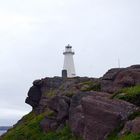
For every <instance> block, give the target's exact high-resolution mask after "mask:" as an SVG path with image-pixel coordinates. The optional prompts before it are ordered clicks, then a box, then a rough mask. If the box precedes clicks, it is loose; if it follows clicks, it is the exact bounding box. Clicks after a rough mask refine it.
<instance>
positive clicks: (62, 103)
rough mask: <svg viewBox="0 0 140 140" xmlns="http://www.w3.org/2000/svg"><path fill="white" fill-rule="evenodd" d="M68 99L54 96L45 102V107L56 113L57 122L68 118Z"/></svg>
mask: <svg viewBox="0 0 140 140" xmlns="http://www.w3.org/2000/svg"><path fill="white" fill-rule="evenodd" d="M69 103H70V99H69V98H68V97H65V96H64V97H63V96H55V97H53V98H51V99H50V100H48V101H47V107H48V108H49V109H51V110H53V111H55V112H56V113H57V121H60V122H61V121H64V120H66V119H67V118H68V115H69V114H68V113H69Z"/></svg>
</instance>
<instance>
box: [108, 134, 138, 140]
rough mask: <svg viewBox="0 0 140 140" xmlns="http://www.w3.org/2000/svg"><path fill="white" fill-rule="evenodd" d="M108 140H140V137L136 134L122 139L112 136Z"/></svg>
mask: <svg viewBox="0 0 140 140" xmlns="http://www.w3.org/2000/svg"><path fill="white" fill-rule="evenodd" d="M107 140H140V135H136V134H131V133H130V134H126V135H124V136H122V137H118V136H114V137H113V136H112V137H111V138H108V139H107Z"/></svg>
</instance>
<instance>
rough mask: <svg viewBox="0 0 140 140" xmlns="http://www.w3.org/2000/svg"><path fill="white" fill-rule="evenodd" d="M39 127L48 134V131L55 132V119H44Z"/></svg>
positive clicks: (56, 125) (56, 124)
mask: <svg viewBox="0 0 140 140" xmlns="http://www.w3.org/2000/svg"><path fill="white" fill-rule="evenodd" d="M40 127H41V129H42V130H43V131H44V132H46V133H47V132H50V131H55V130H56V129H57V127H58V123H57V120H56V119H55V118H52V117H51V118H49V117H45V118H44V119H43V120H42V121H41V122H40Z"/></svg>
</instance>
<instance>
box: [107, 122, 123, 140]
mask: <svg viewBox="0 0 140 140" xmlns="http://www.w3.org/2000/svg"><path fill="white" fill-rule="evenodd" d="M123 127H124V124H123V123H120V125H119V126H118V127H117V128H116V129H115V130H114V131H113V132H112V133H111V134H110V135H109V136H108V138H107V140H119V137H118V133H119V132H120V131H121V130H122V129H123Z"/></svg>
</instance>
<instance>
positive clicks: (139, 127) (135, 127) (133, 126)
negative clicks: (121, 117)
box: [121, 117, 140, 135]
mask: <svg viewBox="0 0 140 140" xmlns="http://www.w3.org/2000/svg"><path fill="white" fill-rule="evenodd" d="M128 132H129V133H130V132H131V133H133V134H139V133H140V117H137V118H135V119H134V120H132V121H128V122H127V123H126V124H125V126H124V128H123V130H122V131H121V135H124V134H126V133H128Z"/></svg>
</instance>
